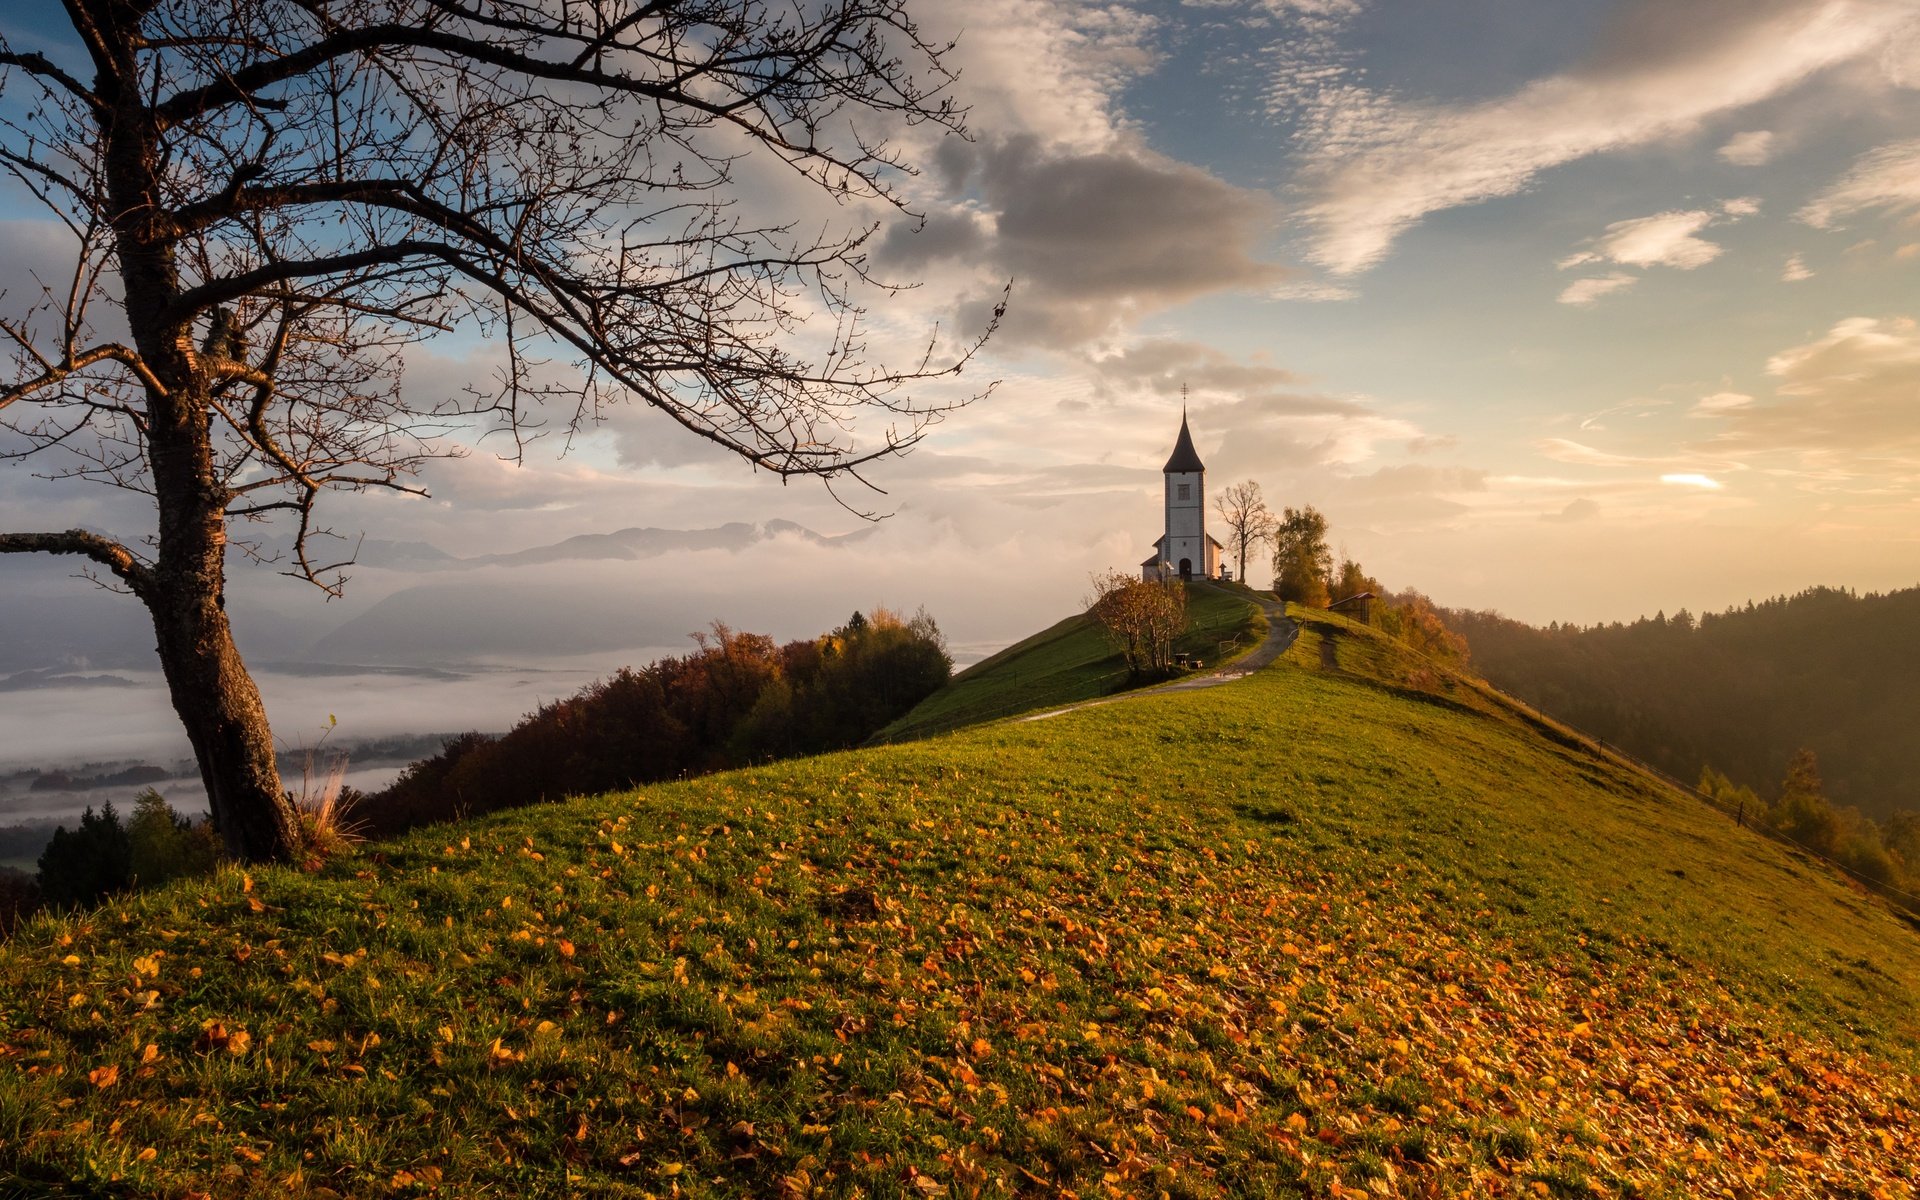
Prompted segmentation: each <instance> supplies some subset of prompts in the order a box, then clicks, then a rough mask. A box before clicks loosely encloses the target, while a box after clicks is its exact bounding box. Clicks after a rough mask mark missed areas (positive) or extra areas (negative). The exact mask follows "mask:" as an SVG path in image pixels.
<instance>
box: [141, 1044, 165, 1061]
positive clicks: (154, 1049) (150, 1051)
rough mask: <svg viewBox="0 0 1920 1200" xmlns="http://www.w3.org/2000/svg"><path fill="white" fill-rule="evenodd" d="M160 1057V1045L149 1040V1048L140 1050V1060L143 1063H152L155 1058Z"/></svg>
mask: <svg viewBox="0 0 1920 1200" xmlns="http://www.w3.org/2000/svg"><path fill="white" fill-rule="evenodd" d="M159 1057H160V1047H158V1046H156V1045H154V1044H153V1043H152V1042H148V1043H147V1048H146V1049H145V1050H142V1051H141V1052H140V1062H141V1064H142V1065H145V1064H147V1063H150V1062H152V1061H153V1060H154V1059H156V1058H159Z"/></svg>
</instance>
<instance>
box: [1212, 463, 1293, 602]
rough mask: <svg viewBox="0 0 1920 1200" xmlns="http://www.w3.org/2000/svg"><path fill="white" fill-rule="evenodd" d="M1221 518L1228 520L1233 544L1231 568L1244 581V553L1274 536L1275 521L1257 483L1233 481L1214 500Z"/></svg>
mask: <svg viewBox="0 0 1920 1200" xmlns="http://www.w3.org/2000/svg"><path fill="white" fill-rule="evenodd" d="M1214 507H1215V508H1216V509H1218V510H1219V513H1220V519H1221V520H1223V521H1225V522H1226V523H1227V538H1228V544H1229V545H1231V546H1232V547H1233V548H1234V558H1233V561H1234V569H1235V570H1237V571H1239V572H1240V575H1239V579H1240V582H1241V583H1245V582H1247V553H1248V551H1250V550H1252V549H1253V547H1254V546H1256V545H1259V544H1262V543H1264V542H1266V541H1267V540H1268V539H1269V538H1271V537H1272V536H1273V531H1274V526H1275V525H1277V524H1278V521H1277V520H1276V518H1275V517H1274V515H1273V510H1272V509H1270V508H1268V507H1267V502H1266V500H1265V499H1264V498H1263V497H1262V496H1261V495H1260V485H1259V484H1258V483H1256V482H1255V481H1253V480H1251V479H1249V480H1247V481H1246V482H1245V483H1236V484H1232V485H1230V486H1229V487H1227V488H1226V490H1224V491H1222V492H1221V493H1220V499H1219V500H1217V501H1216V502H1215V503H1214Z"/></svg>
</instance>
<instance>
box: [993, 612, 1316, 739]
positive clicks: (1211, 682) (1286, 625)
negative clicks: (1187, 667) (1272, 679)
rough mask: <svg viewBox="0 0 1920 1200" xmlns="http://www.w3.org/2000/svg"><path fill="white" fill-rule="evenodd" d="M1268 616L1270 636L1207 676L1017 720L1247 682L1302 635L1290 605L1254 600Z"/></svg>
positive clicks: (1193, 677)
mask: <svg viewBox="0 0 1920 1200" xmlns="http://www.w3.org/2000/svg"><path fill="white" fill-rule="evenodd" d="M1253 601H1254V603H1256V604H1258V605H1259V606H1260V607H1261V609H1262V610H1263V611H1264V612H1265V613H1266V614H1267V636H1266V639H1265V640H1264V641H1262V642H1261V643H1260V644H1259V645H1258V646H1255V647H1254V648H1253V649H1252V650H1251V651H1250V652H1248V654H1247V655H1246V656H1245V657H1244V658H1240V659H1236V660H1235V661H1233V662H1232V663H1229V664H1228V665H1226V666H1224V667H1220V668H1217V669H1215V670H1212V671H1207V672H1205V673H1204V674H1199V675H1188V676H1185V677H1183V678H1180V679H1175V680H1172V681H1171V682H1168V683H1156V684H1154V685H1153V686H1152V687H1144V688H1138V689H1136V690H1134V691H1131V692H1121V693H1120V694H1119V695H1117V696H1102V697H1101V698H1100V699H1098V700H1082V701H1080V703H1078V704H1069V705H1066V706H1064V707H1062V708H1050V709H1047V710H1046V711H1045V712H1037V713H1028V714H1027V715H1026V716H1024V717H1015V718H1014V720H1015V721H1044V720H1046V719H1047V718H1048V717H1057V716H1059V715H1060V714H1062V713H1070V712H1079V711H1080V710H1081V709H1083V708H1098V707H1100V706H1101V705H1103V704H1119V703H1120V702H1121V701H1123V700H1131V699H1133V698H1134V697H1136V696H1151V695H1154V694H1156V693H1159V692H1191V691H1196V690H1198V689H1200V688H1210V687H1218V686H1220V685H1221V684H1223V683H1231V682H1233V681H1234V680H1236V679H1245V678H1246V677H1247V676H1249V675H1251V674H1253V673H1254V672H1255V671H1258V670H1259V669H1260V668H1262V667H1264V666H1266V665H1268V664H1269V663H1271V662H1273V660H1274V659H1276V658H1279V657H1280V656H1281V655H1282V654H1285V653H1286V652H1287V647H1289V646H1291V645H1293V640H1294V639H1295V638H1296V637H1299V636H1300V627H1299V626H1298V625H1296V624H1294V623H1293V622H1292V621H1290V620H1288V619H1287V606H1286V605H1285V604H1283V603H1281V602H1280V601H1278V600H1267V599H1264V598H1262V597H1259V596H1255V597H1253Z"/></svg>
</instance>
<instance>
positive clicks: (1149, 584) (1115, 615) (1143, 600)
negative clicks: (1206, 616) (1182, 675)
mask: <svg viewBox="0 0 1920 1200" xmlns="http://www.w3.org/2000/svg"><path fill="white" fill-rule="evenodd" d="M1187 586H1188V585H1187V584H1186V583H1185V582H1183V581H1181V580H1179V579H1173V578H1167V579H1140V578H1138V577H1136V576H1134V575H1131V574H1129V573H1127V572H1125V571H1106V572H1103V573H1100V574H1096V575H1095V576H1094V577H1093V594H1092V595H1091V596H1089V597H1088V598H1087V613H1088V615H1089V616H1091V617H1092V618H1093V619H1094V620H1095V621H1096V622H1098V623H1099V625H1100V628H1102V629H1104V630H1105V631H1106V633H1107V638H1108V640H1109V642H1111V643H1112V645H1113V648H1114V649H1115V650H1116V651H1117V652H1118V653H1119V655H1120V657H1121V660H1122V661H1124V662H1125V663H1126V666H1127V672H1128V674H1130V675H1132V676H1133V677H1134V678H1135V679H1141V678H1153V677H1158V676H1162V675H1167V674H1169V673H1171V672H1172V670H1173V647H1174V643H1175V642H1176V641H1178V640H1179V638H1180V635H1181V634H1182V633H1185V632H1186V629H1187Z"/></svg>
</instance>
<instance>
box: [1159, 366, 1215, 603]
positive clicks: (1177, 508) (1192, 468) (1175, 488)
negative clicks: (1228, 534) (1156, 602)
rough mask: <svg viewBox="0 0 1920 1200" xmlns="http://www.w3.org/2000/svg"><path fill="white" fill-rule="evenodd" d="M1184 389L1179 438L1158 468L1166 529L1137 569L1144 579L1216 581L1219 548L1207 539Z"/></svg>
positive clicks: (1200, 473) (1202, 479)
mask: <svg viewBox="0 0 1920 1200" xmlns="http://www.w3.org/2000/svg"><path fill="white" fill-rule="evenodd" d="M1185 393H1186V389H1185V388H1184V387H1183V388H1181V395H1182V398H1183V403H1182V404H1181V405H1180V436H1179V438H1178V439H1176V440H1175V441H1174V443H1173V454H1172V455H1171V456H1170V457H1169V458H1168V459H1167V465H1166V466H1165V467H1162V468H1161V474H1162V475H1163V477H1164V479H1165V482H1166V526H1165V532H1164V533H1163V534H1162V535H1161V537H1160V540H1159V541H1158V542H1156V543H1154V549H1155V554H1154V556H1153V557H1152V558H1150V559H1148V560H1147V561H1146V562H1144V563H1142V564H1140V566H1141V575H1142V577H1143V578H1147V579H1158V578H1163V577H1165V576H1172V577H1174V578H1178V579H1217V578H1219V576H1220V549H1221V546H1220V543H1219V542H1217V541H1215V540H1214V539H1213V538H1212V537H1209V536H1208V534H1207V468H1206V466H1205V464H1203V463H1202V462H1201V461H1200V455H1199V453H1198V452H1197V451H1195V450H1194V448H1193V434H1192V432H1191V431H1190V430H1188V428H1187V406H1186V404H1185V403H1184V397H1185Z"/></svg>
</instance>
